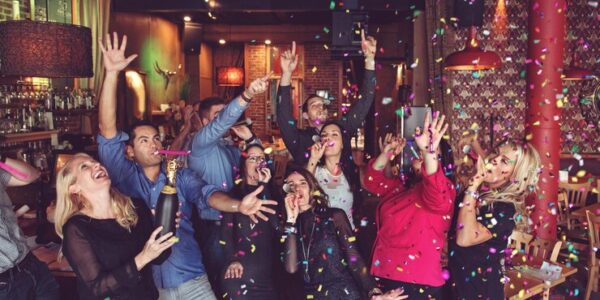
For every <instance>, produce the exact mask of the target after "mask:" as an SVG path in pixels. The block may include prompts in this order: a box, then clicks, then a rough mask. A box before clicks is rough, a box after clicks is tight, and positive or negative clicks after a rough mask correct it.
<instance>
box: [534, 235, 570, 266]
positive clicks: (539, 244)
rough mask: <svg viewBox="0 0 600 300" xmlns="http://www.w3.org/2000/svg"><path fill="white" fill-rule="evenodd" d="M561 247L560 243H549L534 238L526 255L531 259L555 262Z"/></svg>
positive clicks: (548, 241)
mask: <svg viewBox="0 0 600 300" xmlns="http://www.w3.org/2000/svg"><path fill="white" fill-rule="evenodd" d="M561 246H562V242H561V241H551V240H546V239H542V238H539V237H536V238H535V239H534V240H533V241H532V242H531V243H529V246H528V251H527V252H528V253H529V254H530V255H532V256H533V257H536V258H539V259H541V260H547V261H550V262H556V260H557V259H558V253H559V252H560V247H561Z"/></svg>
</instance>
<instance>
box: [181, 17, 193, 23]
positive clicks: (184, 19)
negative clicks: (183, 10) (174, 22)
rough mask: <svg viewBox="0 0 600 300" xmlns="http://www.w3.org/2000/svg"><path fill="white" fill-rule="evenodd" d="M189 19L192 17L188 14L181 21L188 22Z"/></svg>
mask: <svg viewBox="0 0 600 300" xmlns="http://www.w3.org/2000/svg"><path fill="white" fill-rule="evenodd" d="M191 20H192V17H190V16H184V17H183V21H185V22H190V21H191Z"/></svg>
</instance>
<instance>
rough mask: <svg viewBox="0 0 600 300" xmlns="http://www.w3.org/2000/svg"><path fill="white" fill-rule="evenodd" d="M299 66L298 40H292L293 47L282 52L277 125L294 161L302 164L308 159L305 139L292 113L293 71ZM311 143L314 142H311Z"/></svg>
mask: <svg viewBox="0 0 600 300" xmlns="http://www.w3.org/2000/svg"><path fill="white" fill-rule="evenodd" d="M297 66H298V54H296V42H292V49H291V50H286V51H284V52H283V53H281V71H282V74H281V81H280V83H279V91H278V92H277V99H278V102H277V126H279V131H280V132H281V137H282V138H283V142H284V143H285V146H286V147H287V148H288V151H290V153H291V155H292V157H293V158H294V161H296V162H298V163H300V164H302V163H303V162H305V161H306V158H304V151H305V150H306V149H302V147H303V146H302V145H306V143H305V141H301V140H300V139H302V138H303V137H302V136H301V135H300V130H298V127H296V125H297V124H296V123H297V120H296V119H294V116H293V115H292V112H293V108H292V91H291V86H290V84H291V82H292V73H294V70H296V67H297ZM309 144H312V142H310V143H309Z"/></svg>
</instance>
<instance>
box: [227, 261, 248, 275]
mask: <svg viewBox="0 0 600 300" xmlns="http://www.w3.org/2000/svg"><path fill="white" fill-rule="evenodd" d="M243 274H244V266H242V264H241V263H240V262H239V261H234V262H232V263H231V264H229V267H227V270H226V271H225V279H229V278H232V279H233V278H242V275H243Z"/></svg>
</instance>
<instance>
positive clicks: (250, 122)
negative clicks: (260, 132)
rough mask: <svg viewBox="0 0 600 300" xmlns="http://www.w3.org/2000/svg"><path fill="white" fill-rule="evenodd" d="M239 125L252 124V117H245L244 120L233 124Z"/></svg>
mask: <svg viewBox="0 0 600 300" xmlns="http://www.w3.org/2000/svg"><path fill="white" fill-rule="evenodd" d="M240 125H246V126H250V125H252V119H250V118H246V119H245V120H241V121H239V122H237V123H235V124H233V126H240Z"/></svg>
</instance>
